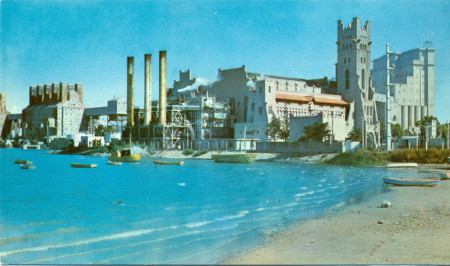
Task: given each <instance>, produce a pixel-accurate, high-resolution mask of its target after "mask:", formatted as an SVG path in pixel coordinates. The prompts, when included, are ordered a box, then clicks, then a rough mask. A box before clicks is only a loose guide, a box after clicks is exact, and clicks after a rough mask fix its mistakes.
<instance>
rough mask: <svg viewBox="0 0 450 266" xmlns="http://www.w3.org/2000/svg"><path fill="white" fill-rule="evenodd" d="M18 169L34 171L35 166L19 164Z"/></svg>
mask: <svg viewBox="0 0 450 266" xmlns="http://www.w3.org/2000/svg"><path fill="white" fill-rule="evenodd" d="M20 168H22V169H27V170H34V169H36V165H31V164H21V165H20Z"/></svg>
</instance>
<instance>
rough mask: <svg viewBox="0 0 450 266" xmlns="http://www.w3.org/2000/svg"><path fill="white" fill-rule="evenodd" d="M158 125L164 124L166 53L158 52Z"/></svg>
mask: <svg viewBox="0 0 450 266" xmlns="http://www.w3.org/2000/svg"><path fill="white" fill-rule="evenodd" d="M159 124H160V125H165V124H166V51H159Z"/></svg>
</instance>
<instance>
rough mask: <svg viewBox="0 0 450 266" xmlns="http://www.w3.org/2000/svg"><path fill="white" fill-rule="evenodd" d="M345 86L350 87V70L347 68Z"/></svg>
mask: <svg viewBox="0 0 450 266" xmlns="http://www.w3.org/2000/svg"><path fill="white" fill-rule="evenodd" d="M345 88H346V89H347V90H348V89H350V70H348V69H346V70H345Z"/></svg>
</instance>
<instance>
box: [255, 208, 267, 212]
mask: <svg viewBox="0 0 450 266" xmlns="http://www.w3.org/2000/svg"><path fill="white" fill-rule="evenodd" d="M264 210H265V208H258V209H256V211H257V212H261V211H264Z"/></svg>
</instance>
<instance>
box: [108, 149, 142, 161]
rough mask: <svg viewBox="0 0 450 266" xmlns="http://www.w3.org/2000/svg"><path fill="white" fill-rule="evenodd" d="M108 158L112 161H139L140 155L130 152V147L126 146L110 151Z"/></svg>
mask: <svg viewBox="0 0 450 266" xmlns="http://www.w3.org/2000/svg"><path fill="white" fill-rule="evenodd" d="M108 159H109V160H111V161H114V162H139V161H140V160H141V155H140V154H132V152H131V149H129V148H127V149H123V150H118V151H114V152H112V154H111V156H110V157H109V158H108Z"/></svg>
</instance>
